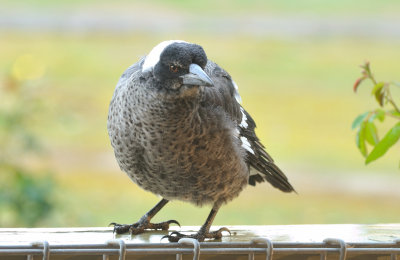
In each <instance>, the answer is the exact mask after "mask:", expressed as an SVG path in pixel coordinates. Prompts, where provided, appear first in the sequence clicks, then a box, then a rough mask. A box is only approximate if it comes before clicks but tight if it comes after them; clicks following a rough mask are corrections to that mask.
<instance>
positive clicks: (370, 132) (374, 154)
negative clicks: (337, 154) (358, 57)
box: [352, 62, 400, 164]
mask: <svg viewBox="0 0 400 260" xmlns="http://www.w3.org/2000/svg"><path fill="white" fill-rule="evenodd" d="M361 68H362V72H361V73H362V76H361V77H360V78H358V79H357V80H356V82H355V83H354V86H353V90H354V91H355V92H356V91H357V89H358V87H359V86H360V85H361V83H363V82H364V81H366V80H367V81H370V82H372V86H373V88H372V92H371V94H372V95H373V96H375V100H376V102H377V103H378V104H379V106H380V108H377V109H375V110H372V111H367V112H365V113H362V114H361V115H359V116H358V117H357V118H356V119H355V120H354V122H353V125H352V128H353V129H355V128H357V135H356V143H357V147H358V149H359V150H360V152H361V154H362V155H363V156H364V157H365V158H366V159H365V163H366V164H368V163H370V162H372V161H375V160H376V159H378V158H380V157H382V156H383V155H384V154H385V153H386V152H387V151H388V150H389V149H390V148H391V147H392V146H393V145H395V144H396V143H397V142H398V140H399V139H400V108H399V106H398V105H397V103H396V100H395V99H394V98H393V95H392V88H393V87H400V83H398V82H393V81H392V82H384V81H377V80H376V79H375V77H374V75H373V74H372V72H371V67H370V64H369V62H366V63H365V64H363V65H362V66H361ZM388 117H389V118H392V119H394V121H395V124H394V126H392V127H391V128H390V129H389V130H388V131H387V132H386V134H385V135H384V136H383V138H382V139H380V138H379V135H378V130H377V127H376V125H375V123H376V122H379V121H380V122H384V121H385V120H386V119H387V118H388ZM367 144H369V145H371V146H372V150H371V152H368V150H367Z"/></svg>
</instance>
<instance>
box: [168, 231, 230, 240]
mask: <svg viewBox="0 0 400 260" xmlns="http://www.w3.org/2000/svg"><path fill="white" fill-rule="evenodd" d="M223 231H226V232H228V233H229V235H231V231H230V230H229V229H228V228H226V227H223V228H220V229H218V230H217V231H213V232H201V231H199V232H198V233H196V234H192V235H184V234H182V233H180V232H176V231H174V232H171V234H169V235H166V236H163V237H162V238H161V240H162V239H164V238H168V241H169V242H178V241H179V239H181V238H184V237H186V238H194V239H197V240H198V241H199V242H203V241H204V239H206V238H209V239H221V238H222V232H223Z"/></svg>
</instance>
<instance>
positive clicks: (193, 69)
mask: <svg viewBox="0 0 400 260" xmlns="http://www.w3.org/2000/svg"><path fill="white" fill-rule="evenodd" d="M180 78H181V79H182V83H183V84H184V85H195V86H208V87H211V86H214V82H213V81H212V80H211V79H210V77H209V76H208V75H207V74H206V73H205V72H204V70H203V69H202V68H201V67H200V66H199V65H197V64H194V63H192V64H190V66H189V73H188V74H185V75H183V76H181V77H180Z"/></svg>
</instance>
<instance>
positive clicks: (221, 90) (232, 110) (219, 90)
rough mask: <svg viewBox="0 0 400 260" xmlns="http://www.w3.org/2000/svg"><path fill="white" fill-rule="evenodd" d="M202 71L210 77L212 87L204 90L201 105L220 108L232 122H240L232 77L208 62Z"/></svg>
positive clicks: (216, 65)
mask: <svg viewBox="0 0 400 260" xmlns="http://www.w3.org/2000/svg"><path fill="white" fill-rule="evenodd" d="M204 71H205V72H206V73H207V74H208V75H209V76H210V78H211V79H212V81H213V82H214V86H213V87H207V88H205V89H204V95H203V99H202V103H203V105H206V106H208V107H213V106H217V107H222V108H223V109H224V111H225V112H226V113H227V114H228V115H229V116H230V117H231V118H232V119H233V120H234V121H237V122H240V120H241V118H242V114H241V112H240V109H241V106H240V95H239V92H238V88H237V86H236V83H235V82H234V81H233V79H232V77H231V76H230V75H229V73H228V72H227V71H225V70H224V69H223V68H222V67H220V66H219V65H218V64H216V63H214V62H213V61H210V60H208V62H207V65H206V67H205V69H204Z"/></svg>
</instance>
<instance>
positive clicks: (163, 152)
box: [128, 130, 249, 205]
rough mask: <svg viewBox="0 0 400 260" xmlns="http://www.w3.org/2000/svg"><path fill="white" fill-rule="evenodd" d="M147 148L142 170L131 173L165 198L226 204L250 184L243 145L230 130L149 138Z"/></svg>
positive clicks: (143, 186) (145, 187)
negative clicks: (242, 150) (241, 147)
mask: <svg viewBox="0 0 400 260" xmlns="http://www.w3.org/2000/svg"><path fill="white" fill-rule="evenodd" d="M174 136H179V138H175V137H174ZM167 137H170V138H167ZM144 146H145V149H144V151H143V154H142V155H141V156H143V158H142V160H143V164H141V165H142V167H141V169H134V170H133V171H128V174H129V175H130V177H131V178H132V179H133V180H134V181H135V182H136V183H137V184H138V185H139V186H141V187H142V188H144V189H146V190H149V191H151V192H153V193H155V194H158V195H160V196H162V197H164V198H166V199H170V200H171V199H179V200H185V201H190V202H192V203H195V204H197V205H202V204H207V203H215V202H218V203H224V202H228V201H230V200H231V199H233V198H234V197H236V196H237V195H238V194H239V193H240V191H241V190H242V189H243V187H244V186H245V185H246V184H247V182H248V175H249V174H248V169H247V166H246V164H245V162H244V159H243V155H242V154H241V153H242V152H241V150H240V148H239V147H240V145H239V144H237V143H236V142H235V140H234V138H233V136H232V135H231V134H230V133H229V131H220V130H219V131H213V132H208V133H204V134H198V135H196V134H193V133H190V131H186V134H184V133H181V134H179V135H177V134H176V133H175V135H174V134H171V133H164V134H163V135H160V136H158V137H157V138H152V139H147V140H146V142H145V143H144Z"/></svg>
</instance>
